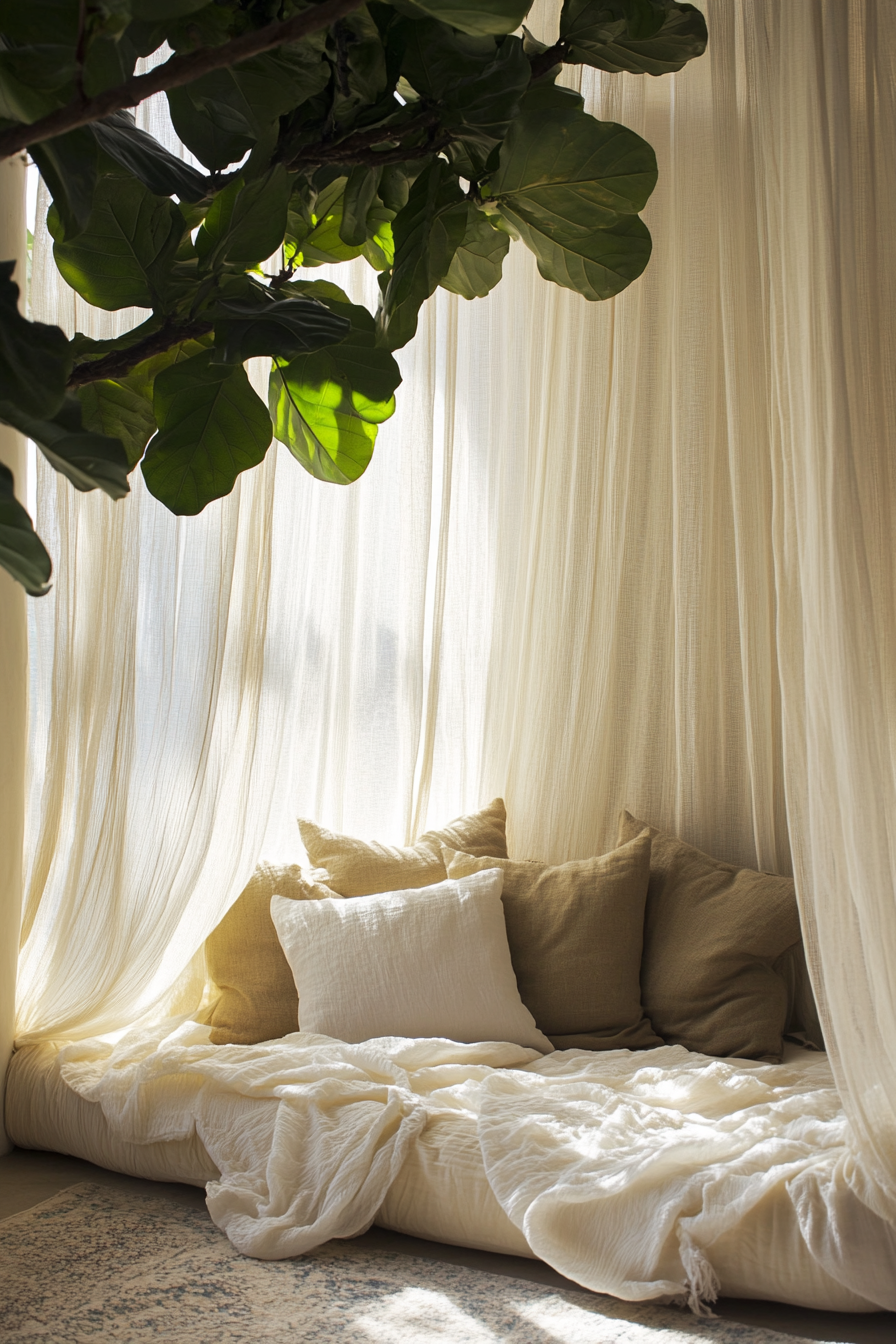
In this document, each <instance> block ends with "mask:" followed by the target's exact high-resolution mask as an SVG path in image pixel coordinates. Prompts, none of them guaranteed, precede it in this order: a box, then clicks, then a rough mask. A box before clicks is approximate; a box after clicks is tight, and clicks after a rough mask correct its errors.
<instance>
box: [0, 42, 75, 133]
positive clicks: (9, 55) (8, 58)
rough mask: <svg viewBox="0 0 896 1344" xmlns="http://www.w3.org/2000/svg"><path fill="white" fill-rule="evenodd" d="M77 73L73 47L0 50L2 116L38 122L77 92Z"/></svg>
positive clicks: (40, 45) (7, 118)
mask: <svg viewBox="0 0 896 1344" xmlns="http://www.w3.org/2000/svg"><path fill="white" fill-rule="evenodd" d="M76 71H77V66H76V64H75V53H74V51H73V50H72V48H71V47H65V46H59V45H57V44H49V43H40V44H37V45H33V46H27V47H15V48H13V49H12V50H6V51H0V117H4V118H5V119H6V120H8V121H25V122H32V121H36V120H37V119H38V117H42V116H45V115H46V113H48V112H52V111H53V109H54V108H56V107H61V106H62V105H63V104H64V103H65V102H66V101H67V95H68V94H70V93H74V86H73V84H72V81H73V80H74V77H75V74H76Z"/></svg>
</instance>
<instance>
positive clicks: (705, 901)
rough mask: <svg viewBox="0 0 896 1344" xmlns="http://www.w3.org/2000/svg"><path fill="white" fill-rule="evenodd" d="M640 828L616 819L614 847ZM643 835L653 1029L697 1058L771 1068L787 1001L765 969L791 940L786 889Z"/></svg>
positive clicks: (646, 968)
mask: <svg viewBox="0 0 896 1344" xmlns="http://www.w3.org/2000/svg"><path fill="white" fill-rule="evenodd" d="M644 825H645V823H644V822H643V821H638V820H637V819H636V818H635V817H633V816H632V815H631V813H630V812H623V813H622V815H621V816H620V819H619V832H618V840H619V841H620V843H621V842H623V841H626V840H629V839H631V838H632V836H634V835H637V834H639V832H640V831H642V830H643V828H644ZM650 834H651V836H652V839H653V843H652V846H651V858H650V885H649V887H648V892H647V915H646V919H645V926H644V956H643V959H642V962H641V998H642V1001H643V1004H644V1010H645V1012H646V1013H647V1016H648V1017H649V1018H650V1021H651V1023H652V1024H653V1027H654V1030H656V1031H658V1032H659V1034H660V1035H661V1036H662V1037H663V1039H664V1040H665V1041H667V1042H669V1044H672V1045H684V1046H687V1048H688V1049H689V1050H697V1051H700V1052H701V1053H703V1054H706V1055H721V1056H735V1057H739V1058H743V1059H764V1060H768V1061H772V1062H778V1061H779V1060H780V1059H781V1052H782V1049H783V1040H782V1037H783V1032H784V1024H785V1020H786V1016H787V1008H788V1000H787V988H786V986H785V984H784V982H783V980H782V979H781V978H780V977H779V976H778V975H776V974H775V972H774V970H773V969H772V965H773V963H774V962H775V961H777V959H778V958H779V957H780V956H781V955H782V953H783V952H785V951H786V950H787V948H789V947H792V946H793V944H794V943H797V942H799V939H800V921H799V914H798V912H797V905H796V893H795V891H794V886H793V882H792V881H791V880H790V879H789V878H786V877H776V876H774V875H773V874H771V873H758V872H755V871H754V870H753V869H752V868H737V867H735V865H734V864H731V863H722V862H721V861H720V860H718V859H713V858H710V856H709V855H708V854H704V853H703V852H702V851H701V850H699V849H694V847H693V846H692V845H686V844H685V843H684V841H682V840H677V839H676V838H675V837H674V836H672V835H667V834H665V833H664V832H662V831H657V830H654V829H653V828H651V831H650Z"/></svg>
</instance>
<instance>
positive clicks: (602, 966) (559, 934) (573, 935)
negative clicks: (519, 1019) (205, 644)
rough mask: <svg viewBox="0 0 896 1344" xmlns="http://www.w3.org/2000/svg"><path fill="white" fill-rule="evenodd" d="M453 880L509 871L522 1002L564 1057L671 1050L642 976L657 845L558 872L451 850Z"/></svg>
mask: <svg viewBox="0 0 896 1344" xmlns="http://www.w3.org/2000/svg"><path fill="white" fill-rule="evenodd" d="M442 852H443V854H444V856H445V863H446V866H447V868H448V876H449V877H465V876H467V875H468V874H469V873H475V872H481V871H482V870H483V869H484V868H501V869H503V871H504V890H503V892H502V895H501V900H502V901H503V903H504V920H505V923H506V925H507V942H508V944H509V945H510V957H511V960H512V962H513V969H514V971H515V972H516V979H517V985H518V986H519V991H520V998H521V999H522V1001H523V1003H524V1004H525V1005H526V1007H527V1008H528V1009H529V1012H530V1013H531V1014H532V1016H533V1017H534V1018H535V1021H536V1022H537V1023H538V1026H539V1028H540V1029H541V1030H542V1031H543V1032H544V1033H545V1035H546V1036H548V1037H549V1038H550V1040H551V1043H552V1044H553V1046H554V1047H555V1049H557V1050H568V1049H573V1048H576V1049H580V1050H619V1049H623V1048H626V1049H630V1050H635V1049H639V1048H641V1047H644V1046H652V1045H661V1044H662V1041H660V1039H659V1037H658V1036H656V1035H655V1033H654V1032H653V1031H652V1030H651V1027H650V1023H649V1022H648V1021H647V1019H646V1018H645V1016H644V1010H643V1009H642V1007H641V995H640V987H639V984H638V971H639V968H640V964H641V943H642V937H643V929H644V901H645V898H646V895H647V880H648V876H649V873H650V836H649V834H648V832H647V831H646V830H645V831H644V834H643V835H640V836H637V837H636V838H634V839H632V840H630V841H629V843H628V844H625V845H623V846H622V847H621V848H619V849H614V850H613V851H612V853H610V854H604V855H602V856H601V857H600V858H594V859H578V860H574V861H573V862H572V863H561V864H558V865H557V866H556V867H551V866H549V865H548V864H545V863H515V862H513V861H512V860H510V859H504V858H495V857H489V858H473V857H472V856H471V855H469V854H458V853H456V852H455V851H454V850H451V849H448V848H447V847H443V851H442Z"/></svg>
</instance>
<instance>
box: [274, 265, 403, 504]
mask: <svg viewBox="0 0 896 1344" xmlns="http://www.w3.org/2000/svg"><path fill="white" fill-rule="evenodd" d="M289 288H290V290H291V291H293V292H301V293H304V294H307V295H310V296H313V297H315V298H317V299H319V300H320V301H321V302H322V303H325V304H326V305H327V306H328V307H329V308H330V309H331V310H332V311H333V312H334V313H338V314H339V315H340V316H344V317H347V318H348V319H349V321H350V322H351V332H350V334H349V335H348V336H347V337H346V339H345V340H344V341H341V342H340V343H339V344H338V345H332V346H330V347H328V349H326V350H321V351H318V352H317V353H315V354H311V355H305V356H303V357H300V358H299V359H295V360H292V361H291V363H289V364H288V365H285V366H282V367H277V365H275V367H274V369H273V370H272V373H271V381H270V392H269V404H270V410H271V417H272V419H273V421H274V432H275V434H276V436H277V438H278V439H279V440H280V441H281V443H284V444H286V446H287V447H288V448H289V450H290V452H291V453H292V454H293V455H294V456H295V457H296V458H297V459H298V460H299V462H301V464H302V466H303V467H304V468H305V470H306V471H308V472H310V473H311V475H312V476H315V477H317V479H318V480H322V481H329V482H330V483H332V484H336V485H348V484H349V483H350V482H352V481H355V480H357V479H358V477H359V476H361V475H362V474H363V472H364V471H365V470H366V468H367V466H368V464H369V462H370V458H371V455H372V453H373V447H374V444H375V442H376V434H377V425H379V424H381V423H382V422H383V421H384V420H388V418H389V416H390V415H392V414H393V412H394V410H395V396H394V393H395V389H396V387H397V386H398V384H399V383H400V382H401V372H400V370H399V368H398V365H397V364H396V362H395V359H394V358H393V356H392V355H391V354H390V353H389V352H388V351H387V350H383V349H382V348H380V347H378V346H377V345H376V327H375V323H374V320H373V318H372V316H371V315H370V313H368V312H367V310H366V308H362V307H360V306H359V305H357V304H353V303H350V302H349V300H348V298H347V297H346V295H345V294H343V292H342V290H340V289H339V288H338V287H337V286H336V285H333V284H330V283H328V282H327V281H298V282H295V283H294V284H292V285H290V286H289Z"/></svg>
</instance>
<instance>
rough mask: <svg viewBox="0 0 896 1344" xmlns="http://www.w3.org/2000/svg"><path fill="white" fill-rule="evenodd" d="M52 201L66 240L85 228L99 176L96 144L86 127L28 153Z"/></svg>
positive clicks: (35, 146) (44, 142) (34, 148)
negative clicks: (47, 188)
mask: <svg viewBox="0 0 896 1344" xmlns="http://www.w3.org/2000/svg"><path fill="white" fill-rule="evenodd" d="M28 152H29V154H30V155H31V157H32V159H33V160H34V162H35V163H36V164H37V166H38V168H39V169H40V175H41V177H42V178H43V179H44V181H45V182H46V184H47V186H48V187H49V190H50V195H51V196H52V197H53V204H54V205H55V207H56V211H57V213H58V215H59V219H60V221H61V224H62V228H63V229H64V231H65V236H66V238H74V237H76V236H77V235H78V234H79V233H80V232H81V230H82V229H84V228H86V227H87V221H88V220H89V218H90V214H91V211H92V209H93V201H94V194H95V192H96V188H97V180H98V176H99V164H98V156H97V150H96V141H95V140H94V138H93V136H92V135H91V133H90V131H89V130H88V129H87V127H86V126H80V127H79V128H78V129H77V130H76V131H67V132H66V134H65V135H57V136H56V137H55V138H54V139H53V140H44V141H43V142H42V143H41V144H39V145H32V146H31V147H30V149H29V151H28Z"/></svg>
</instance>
